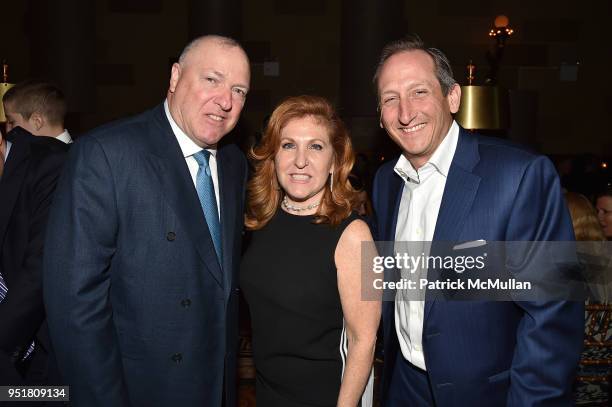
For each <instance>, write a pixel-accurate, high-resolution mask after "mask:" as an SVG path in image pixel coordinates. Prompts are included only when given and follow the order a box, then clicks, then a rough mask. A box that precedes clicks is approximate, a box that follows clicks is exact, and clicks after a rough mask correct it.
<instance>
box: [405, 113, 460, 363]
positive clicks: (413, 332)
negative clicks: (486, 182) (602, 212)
mask: <svg viewBox="0 0 612 407" xmlns="http://www.w3.org/2000/svg"><path fill="white" fill-rule="evenodd" d="M458 139H459V126H458V125H457V123H456V122H455V121H453V123H452V125H451V127H450V129H449V130H448V133H447V134H446V137H444V140H442V142H441V143H440V145H439V146H438V148H437V149H436V151H435V152H434V153H433V155H432V156H431V158H430V159H429V161H427V163H425V164H424V165H423V166H422V167H421V168H419V169H418V170H415V169H414V167H413V166H412V164H410V161H408V159H406V157H404V156H403V155H402V156H401V157H400V158H399V160H398V161H397V164H396V165H395V168H394V169H395V172H396V173H397V174H398V175H399V176H400V177H401V178H402V179H403V180H404V189H403V191H402V199H401V202H400V207H399V212H398V215H397V226H396V228H395V241H396V242H401V241H403V242H431V241H432V240H433V236H434V230H435V229H436V221H437V219H438V212H439V211H440V204H441V203H442V195H443V193H444V187H445V186H446V177H447V176H448V170H449V169H450V166H451V163H452V161H453V156H454V155H455V150H456V148H457V141H458ZM410 247H411V249H412V248H414V245H410ZM417 252H418V253H414V254H412V253H411V254H410V255H415V254H416V255H421V253H424V254H425V255H428V254H429V244H423V247H420V248H419V249H418V250H417ZM407 272H409V271H407ZM417 273H420V277H422V278H425V277H426V275H427V274H426V273H427V270H417ZM402 277H404V276H402ZM407 278H410V277H407ZM412 279H414V276H413V277H412ZM417 281H418V280H417ZM413 298H414V297H413ZM424 311H425V303H424V301H409V300H406V299H405V292H403V291H401V290H398V291H397V295H396V299H395V328H396V331H397V337H398V339H399V344H400V348H401V351H402V355H404V358H405V359H406V360H408V361H409V362H411V363H412V364H413V365H415V366H417V367H419V368H421V369H423V370H426V366H425V356H424V353H423V340H422V339H423V319H424Z"/></svg>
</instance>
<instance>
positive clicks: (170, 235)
mask: <svg viewBox="0 0 612 407" xmlns="http://www.w3.org/2000/svg"><path fill="white" fill-rule="evenodd" d="M166 239H168V241H169V242H173V241H174V239H176V233H174V232H168V234H167V235H166Z"/></svg>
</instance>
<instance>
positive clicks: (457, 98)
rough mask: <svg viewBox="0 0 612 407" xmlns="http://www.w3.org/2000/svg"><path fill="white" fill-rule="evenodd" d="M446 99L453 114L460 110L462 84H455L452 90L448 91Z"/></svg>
mask: <svg viewBox="0 0 612 407" xmlns="http://www.w3.org/2000/svg"><path fill="white" fill-rule="evenodd" d="M446 100H448V106H449V107H450V112H451V113H453V114H455V113H457V112H458V111H459V106H460V105H461V86H459V85H458V84H454V85H453V87H452V88H451V90H450V91H449V92H448V95H447V96H446Z"/></svg>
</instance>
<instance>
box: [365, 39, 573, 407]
mask: <svg viewBox="0 0 612 407" xmlns="http://www.w3.org/2000/svg"><path fill="white" fill-rule="evenodd" d="M374 82H375V85H376V87H377V91H378V99H379V109H380V125H381V127H384V128H385V130H386V131H387V133H388V134H389V136H390V137H391V138H392V139H393V140H394V141H395V142H396V143H397V144H398V145H399V147H400V148H401V150H402V155H401V156H400V157H399V159H397V160H393V161H391V162H389V163H387V164H385V165H383V166H382V167H381V168H380V170H379V171H378V173H377V175H376V178H375V180H374V190H373V191H374V192H373V204H374V210H375V213H376V227H377V239H378V240H383V241H434V242H435V241H440V242H443V241H447V242H471V241H480V242H484V241H564V240H565V241H567V240H573V232H572V224H571V221H570V219H569V215H568V212H567V210H566V208H565V205H564V203H563V198H562V195H561V190H560V187H559V182H558V178H557V175H556V173H555V170H554V168H553V166H552V164H551V163H550V161H549V160H548V159H546V158H545V157H543V156H540V155H536V154H533V153H530V152H527V151H524V150H523V149H520V148H517V147H515V146H512V145H510V144H509V143H505V142H503V141H502V140H496V139H490V138H486V137H481V136H479V135H477V134H470V133H467V132H466V131H465V130H463V129H462V128H461V127H459V125H458V124H457V123H456V122H455V121H454V120H453V117H452V114H453V113H456V112H457V110H458V109H459V104H460V100H461V89H460V87H459V86H458V85H457V83H456V82H455V80H454V79H453V75H452V70H451V67H450V63H449V61H448V60H447V58H446V57H445V56H444V54H443V53H442V52H441V51H439V50H437V49H434V48H427V47H426V46H425V45H424V44H423V43H422V41H420V40H419V39H408V40H402V41H397V42H394V43H391V44H389V45H388V46H387V47H385V49H384V50H383V53H382V56H381V59H380V63H379V65H378V68H377V71H376V75H375V77H374ZM402 295H403V294H402V292H400V291H398V293H397V296H396V298H395V301H388V302H386V303H385V304H384V308H383V326H384V357H385V366H384V373H383V376H384V377H383V399H384V403H385V405H386V406H394V407H395V406H434V405H435V406H438V407H447V406H471V407H473V406H521V407H524V406H555V407H558V406H566V405H567V406H569V405H571V404H572V397H571V394H572V392H571V388H572V380H573V377H574V372H575V369H576V365H577V363H578V358H579V355H580V351H581V349H582V330H583V321H584V314H583V306H582V304H581V303H574V302H566V301H557V302H512V301H506V302H502V301H499V302H494V301H442V300H435V299H434V300H430V299H429V298H430V297H425V298H426V300H425V301H409V300H406V299H405V297H402Z"/></svg>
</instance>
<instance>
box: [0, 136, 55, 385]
mask: <svg viewBox="0 0 612 407" xmlns="http://www.w3.org/2000/svg"><path fill="white" fill-rule="evenodd" d="M65 155H66V146H65V145H64V144H62V143H60V142H59V141H56V140H52V139H50V138H47V137H34V136H32V135H31V134H29V133H28V132H27V131H26V130H24V129H22V128H20V127H17V128H14V129H12V130H11V131H9V132H8V133H7V134H6V137H2V135H1V134H0V384H1V385H8V384H11V385H47V384H49V385H51V384H55V385H57V384H60V379H59V374H58V372H57V366H56V364H55V363H54V356H53V353H52V350H51V343H50V340H49V333H48V329H47V326H46V323H45V322H44V321H45V310H44V306H43V294H42V255H43V246H44V236H45V229H46V225H47V218H48V215H49V210H50V207H51V201H52V198H53V195H54V191H55V186H56V184H57V180H58V178H59V174H60V171H61V168H62V165H63V163H64V159H65Z"/></svg>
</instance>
